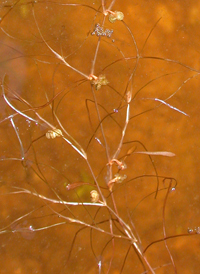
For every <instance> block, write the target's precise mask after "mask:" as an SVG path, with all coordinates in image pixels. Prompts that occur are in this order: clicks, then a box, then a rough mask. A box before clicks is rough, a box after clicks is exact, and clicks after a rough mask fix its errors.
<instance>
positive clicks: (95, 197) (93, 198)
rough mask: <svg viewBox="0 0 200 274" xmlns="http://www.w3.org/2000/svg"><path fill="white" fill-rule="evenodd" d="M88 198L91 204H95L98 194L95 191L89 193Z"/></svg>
mask: <svg viewBox="0 0 200 274" xmlns="http://www.w3.org/2000/svg"><path fill="white" fill-rule="evenodd" d="M90 197H91V202H92V203H97V202H98V201H99V193H98V192H97V191H96V190H92V191H90Z"/></svg>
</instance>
